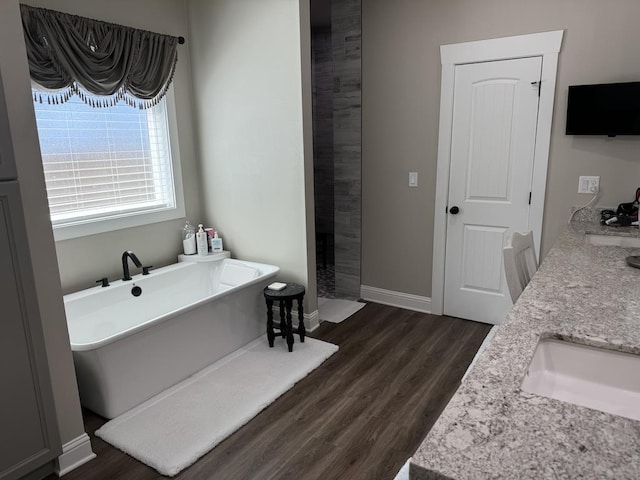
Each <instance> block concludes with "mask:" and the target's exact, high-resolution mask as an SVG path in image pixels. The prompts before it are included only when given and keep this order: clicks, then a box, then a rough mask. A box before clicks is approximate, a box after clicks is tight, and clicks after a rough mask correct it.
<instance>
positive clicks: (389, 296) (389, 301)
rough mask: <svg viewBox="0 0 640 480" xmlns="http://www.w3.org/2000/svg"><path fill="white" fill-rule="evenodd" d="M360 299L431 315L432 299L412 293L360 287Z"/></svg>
mask: <svg viewBox="0 0 640 480" xmlns="http://www.w3.org/2000/svg"><path fill="white" fill-rule="evenodd" d="M360 297H361V298H362V299H363V300H366V301H369V302H375V303H382V304H383V305H391V306H392V307H400V308H406V309H407V310H415V311H416V312H422V313H431V299H430V298H429V297H422V296H420V295H412V294H410V293H402V292H394V291H393V290H384V289H382V288H376V287H369V286H367V285H360Z"/></svg>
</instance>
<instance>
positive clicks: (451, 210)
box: [449, 205, 460, 215]
mask: <svg viewBox="0 0 640 480" xmlns="http://www.w3.org/2000/svg"><path fill="white" fill-rule="evenodd" d="M459 212H460V209H459V208H458V207H456V206H455V205H454V206H453V207H451V208H450V209H449V213H450V214H451V215H457V214H458V213H459Z"/></svg>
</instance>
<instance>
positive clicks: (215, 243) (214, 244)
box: [211, 232, 222, 253]
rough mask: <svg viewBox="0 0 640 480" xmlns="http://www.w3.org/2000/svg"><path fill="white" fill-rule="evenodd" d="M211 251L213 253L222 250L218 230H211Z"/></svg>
mask: <svg viewBox="0 0 640 480" xmlns="http://www.w3.org/2000/svg"><path fill="white" fill-rule="evenodd" d="M211 251H212V252H213V253H220V252H222V238H220V237H219V236H218V232H213V238H212V239H211Z"/></svg>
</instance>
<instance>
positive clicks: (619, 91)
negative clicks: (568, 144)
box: [566, 82, 640, 137]
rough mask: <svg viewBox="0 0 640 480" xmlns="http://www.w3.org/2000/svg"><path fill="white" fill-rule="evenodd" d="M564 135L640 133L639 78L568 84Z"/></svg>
mask: <svg viewBox="0 0 640 480" xmlns="http://www.w3.org/2000/svg"><path fill="white" fill-rule="evenodd" d="M566 134H567V135H608V136H610V137H613V136H616V135H640V82H629V83H606V84H600V85H572V86H570V87H569V96H568V103H567V128H566Z"/></svg>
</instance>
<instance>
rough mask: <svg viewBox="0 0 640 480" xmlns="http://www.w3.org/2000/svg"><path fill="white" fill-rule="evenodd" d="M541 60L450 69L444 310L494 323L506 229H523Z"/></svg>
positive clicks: (504, 302)
mask: <svg viewBox="0 0 640 480" xmlns="http://www.w3.org/2000/svg"><path fill="white" fill-rule="evenodd" d="M541 68H542V57H530V58H520V59H514V60H502V61H494V62H485V63H473V64H467V65H457V66H456V67H455V83H454V105H453V128H452V142H451V168H450V178H449V198H448V215H447V240H446V260H445V288H444V313H445V314H446V315H451V316H454V317H459V318H466V319H470V320H477V321H481V322H485V323H491V324H500V323H502V322H503V320H504V317H505V315H506V314H507V312H508V311H509V309H510V308H511V305H512V302H511V297H510V296H509V290H508V288H507V285H506V281H505V275H504V267H503V263H502V247H503V245H504V239H505V234H506V233H507V232H508V231H509V230H514V231H522V232H524V231H527V230H529V229H530V228H529V207H530V192H531V180H532V170H533V159H534V153H535V140H536V126H537V119H538V99H539V88H538V86H539V82H540V78H541Z"/></svg>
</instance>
